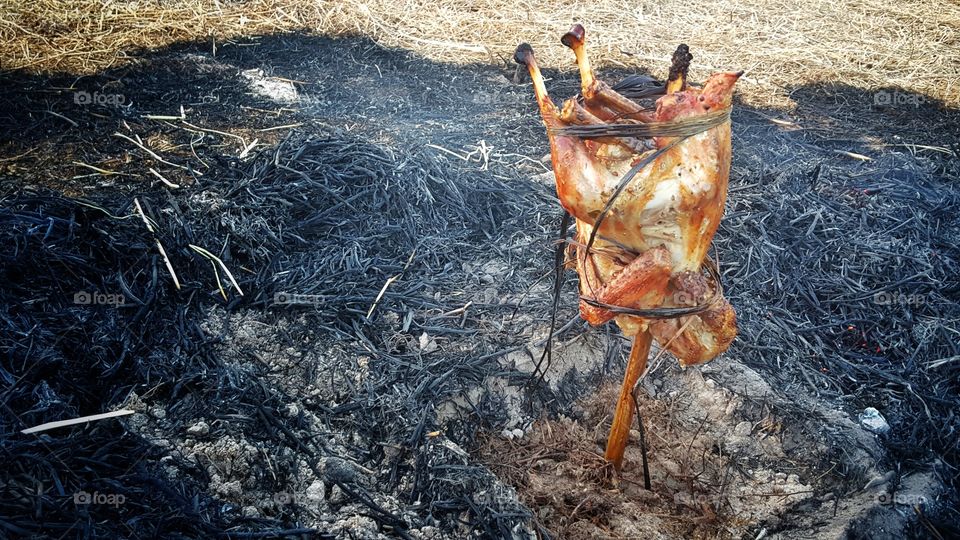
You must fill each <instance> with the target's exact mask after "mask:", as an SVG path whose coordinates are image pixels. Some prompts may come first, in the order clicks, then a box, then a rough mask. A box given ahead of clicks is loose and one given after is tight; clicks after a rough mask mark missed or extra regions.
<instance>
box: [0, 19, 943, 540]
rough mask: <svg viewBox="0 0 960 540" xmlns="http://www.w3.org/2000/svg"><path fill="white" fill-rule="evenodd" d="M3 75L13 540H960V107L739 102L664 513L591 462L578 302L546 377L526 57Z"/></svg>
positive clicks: (8, 483)
mask: <svg viewBox="0 0 960 540" xmlns="http://www.w3.org/2000/svg"><path fill="white" fill-rule="evenodd" d="M601 75H602V76H603V77H604V78H606V79H608V80H615V79H617V78H619V77H621V76H623V75H625V74H624V73H613V72H608V73H603V74H601ZM548 76H549V77H550V80H549V82H548V86H549V88H550V90H551V91H552V92H553V93H554V94H555V95H560V96H567V95H570V94H572V93H574V92H575V91H576V88H577V85H578V83H577V80H576V79H575V78H574V77H573V76H572V75H571V74H566V73H556V72H548ZM3 77H4V83H5V84H4V85H3V86H2V88H0V102H2V104H3V105H2V110H3V111H4V112H3V113H0V125H2V126H3V131H2V133H0V137H2V139H0V187H2V199H0V201H2V203H0V216H2V220H3V222H4V225H5V227H4V230H3V232H2V233H0V238H2V242H3V246H4V249H3V257H4V264H3V268H2V272H3V277H2V284H0V307H2V311H0V319H2V321H3V325H4V331H3V332H2V337H0V339H2V346H3V350H4V355H3V357H2V359H0V378H2V379H3V381H4V388H3V390H2V394H0V395H2V398H0V403H2V405H3V406H2V410H3V416H2V418H3V420H2V422H3V423H2V433H3V439H2V447H3V452H4V457H5V459H6V460H7V462H8V464H9V466H8V467H7V468H5V470H4V473H3V475H2V483H3V487H4V489H3V492H4V495H3V498H2V501H0V528H2V529H3V531H4V534H6V535H8V536H12V537H37V538H47V537H51V538H73V537H81V538H87V537H110V536H122V537H131V538H135V537H136V538H139V537H164V538H167V537H171V538H172V537H186V538H192V537H212V536H224V537H238V538H250V537H271V536H294V537H295V536H305V537H341V538H351V537H353V538H374V537H377V535H386V536H388V537H392V536H399V537H415V538H441V537H451V538H458V537H466V536H476V537H510V536H513V537H524V535H526V534H531V533H532V532H536V533H537V534H541V535H543V536H546V535H553V536H557V537H596V536H599V535H606V536H608V537H628V536H632V535H636V534H644V535H648V534H650V533H651V531H657V533H658V534H660V535H662V536H664V537H667V538H670V537H688V536H700V537H707V536H710V537H717V536H719V537H748V536H749V537H751V538H753V537H757V536H759V535H765V536H768V537H770V536H776V535H781V536H782V537H787V538H792V537H798V536H802V535H803V534H811V535H815V536H852V537H858V536H864V537H883V536H884V535H887V536H889V537H897V536H904V535H906V536H914V537H928V536H934V537H935V536H937V535H940V536H942V537H949V536H951V534H954V533H955V527H956V523H957V521H958V519H957V515H956V513H955V510H952V508H954V507H955V504H954V503H955V502H956V499H955V494H956V492H955V488H956V486H957V469H956V467H957V466H958V465H960V459H958V453H957V450H958V449H957V440H958V437H957V429H958V427H960V426H958V420H957V418H956V416H955V413H954V410H955V406H956V403H957V390H958V388H957V383H956V381H957V375H958V371H957V370H958V369H960V367H958V366H960V362H957V358H958V357H960V351H958V345H957V335H958V332H957V330H958V323H957V318H958V314H960V309H958V301H957V300H958V294H957V292H958V291H957V287H958V281H957V276H958V275H960V274H958V268H957V265H958V260H960V253H958V250H957V247H956V246H957V241H958V230H960V229H958V225H960V224H958V220H957V217H956V216H957V211H958V205H960V189H958V187H957V178H958V175H960V164H958V161H957V154H956V152H957V148H958V143H960V133H958V130H960V127H958V126H960V122H958V117H960V114H958V112H957V111H956V110H955V109H951V108H948V107H945V106H944V105H943V104H940V103H937V102H935V101H933V100H930V99H927V98H924V97H923V96H912V97H911V100H908V101H909V102H904V101H903V100H900V102H897V103H891V105H889V106H879V105H877V98H876V95H875V93H873V92H863V91H861V90H858V89H854V88H849V87H844V86H842V85H817V86H805V87H799V88H796V89H794V90H793V92H792V93H791V96H792V97H793V99H794V100H795V101H796V102H797V104H798V107H797V110H796V111H795V112H794V113H791V114H789V115H788V114H786V113H783V112H781V111H770V110H757V109H752V108H750V107H747V106H744V105H742V104H741V105H739V106H738V107H737V108H736V109H735V113H734V163H733V170H732V174H731V190H730V196H729V200H728V208H727V212H726V215H725V218H724V222H723V224H722V226H721V229H720V231H719V232H718V234H717V237H716V239H715V245H716V248H717V249H716V251H717V253H718V255H719V260H720V263H721V270H722V273H723V277H724V283H725V287H726V290H727V296H728V297H729V298H730V300H731V302H732V303H733V305H734V306H735V307H736V308H737V311H738V316H739V324H740V335H739V337H738V339H737V341H736V342H735V344H734V345H733V347H732V348H731V350H730V351H729V352H728V353H726V354H725V355H724V357H723V358H721V359H718V360H716V361H715V362H713V363H711V364H710V365H709V366H707V367H705V368H702V369H698V370H688V371H686V372H683V373H681V372H680V371H679V370H678V369H677V368H675V367H673V366H672V364H670V363H669V362H667V363H664V364H663V365H662V367H661V369H659V370H657V371H655V372H654V373H653V374H651V376H650V380H649V381H648V383H646V385H645V397H644V399H642V403H641V406H642V413H643V416H644V418H645V419H646V420H647V422H648V431H649V435H648V438H649V439H650V440H649V444H650V454H651V458H652V461H651V464H652V467H651V469H652V470H651V473H652V476H653V489H652V491H646V490H643V489H639V488H637V487H636V480H637V478H638V476H637V475H638V474H639V466H638V465H637V462H638V457H637V453H636V452H637V450H636V448H635V445H634V446H632V447H631V450H630V453H628V456H627V469H626V473H625V475H624V477H623V478H622V479H620V481H619V483H616V482H615V483H614V484H613V485H612V484H611V482H612V480H611V479H610V478H609V477H608V476H607V475H605V473H604V472H603V471H602V469H599V470H598V466H597V459H596V456H597V455H599V454H600V453H602V448H600V446H599V445H602V444H603V441H602V438H603V437H602V434H603V433H604V431H605V427H604V422H609V414H610V408H611V407H612V404H613V401H612V399H609V396H610V392H611V390H610V388H609V386H608V384H609V382H610V381H615V380H616V379H617V378H618V376H619V372H620V370H622V356H623V354H624V352H625V348H624V347H623V344H622V343H621V342H620V340H619V339H618V338H617V337H616V336H615V332H614V331H612V330H610V329H607V328H604V329H588V328H584V326H583V325H582V323H580V322H579V321H578V320H577V318H576V311H575V304H574V298H573V291H574V290H575V289H574V286H573V276H569V275H568V276H567V282H566V288H565V294H564V295H563V300H562V302H561V304H560V309H559V312H558V321H559V323H558V325H559V326H562V331H561V333H560V335H559V336H557V342H558V343H559V346H558V349H559V350H560V352H559V353H558V358H557V360H556V361H555V362H554V365H553V366H551V369H550V374H549V376H548V382H547V383H546V384H544V385H539V386H532V387H531V386H525V385H527V383H528V382H529V381H530V380H531V377H530V370H531V365H532V359H535V358H536V357H538V353H539V350H540V349H541V347H542V340H543V338H544V337H545V335H546V329H547V328H548V324H547V322H548V321H549V317H550V312H551V295H550V272H551V265H552V255H551V254H552V242H553V240H554V239H555V238H556V237H557V235H558V232H557V230H556V228H557V225H558V223H559V216H558V210H557V208H558V207H557V204H556V201H555V199H554V197H553V195H552V191H551V189H552V188H551V186H550V182H551V181H552V180H551V178H550V175H549V174H548V172H549V169H548V165H546V164H545V163H544V161H543V159H542V157H543V156H544V155H545V154H546V153H547V145H546V140H545V137H544V134H543V131H542V126H541V124H540V122H539V119H538V117H537V116H536V111H535V108H534V106H533V99H532V95H531V92H530V88H529V83H528V80H527V78H526V76H525V74H523V73H518V71H517V70H516V68H515V67H514V66H512V65H509V64H507V63H504V65H503V66H490V65H483V66H476V65H474V66H452V65H443V64H436V63H431V62H427V61H424V60H422V59H420V58H417V57H416V56H413V55H411V54H408V53H404V52H399V51H392V50H385V49H382V48H380V47H377V46H376V45H374V44H372V43H370V42H368V41H366V40H362V39H352V40H329V39H323V38H310V37H303V36H289V35H287V36H267V37H261V38H258V39H251V40H249V41H244V42H234V43H228V44H226V45H223V46H220V47H219V48H218V50H217V51H216V54H215V55H214V54H213V52H212V51H210V50H209V49H208V48H207V47H205V46H196V45H183V46H179V47H175V48H172V49H169V50H163V51H156V52H153V53H150V54H149V55H147V56H143V57H141V58H139V59H138V60H137V61H136V62H135V63H134V64H133V65H131V66H128V67H125V68H121V69H116V70H111V71H109V72H105V73H102V74H100V75H98V76H96V77H85V78H79V79H78V78H76V77H71V76H34V75H30V74H26V73H20V72H17V73H5V74H4V75H3ZM291 81H292V82H291ZM80 91H83V92H88V93H89V94H90V95H91V96H92V97H93V98H94V99H98V98H97V97H96V96H95V95H94V93H95V92H96V93H97V95H99V96H101V97H100V98H99V99H100V100H101V101H103V103H93V104H85V103H83V102H82V101H83V100H82V99H81V100H80V101H81V102H79V103H78V102H77V94H76V92H80ZM878 91H884V92H889V93H890V94H891V95H893V94H894V92H896V89H892V88H890V89H878ZM104 96H106V97H104ZM110 96H123V97H122V101H123V103H122V104H121V106H115V104H111V103H107V102H106V100H109V99H112V100H113V101H119V98H115V97H110ZM181 107H183V111H184V114H185V121H183V120H180V119H176V118H170V117H176V116H178V115H179V114H180V111H181ZM146 115H159V116H163V117H168V118H148V117H147V116H146ZM218 132H219V133H218ZM225 133H229V134H230V135H226V134H225ZM115 134H120V135H123V136H124V137H121V136H118V135H115ZM125 137H126V138H125ZM254 140H256V141H257V142H258V145H256V146H254V147H253V148H252V149H251V150H249V151H248V152H247V153H246V154H244V153H243V150H244V149H246V148H247V147H248V146H249V145H250V143H252V142H253V141H254ZM133 141H138V142H141V144H143V145H145V146H146V147H149V148H150V149H151V150H152V151H153V152H155V153H156V154H157V155H158V157H160V158H162V159H163V160H164V161H165V162H166V163H164V162H159V161H157V160H156V159H154V158H152V157H151V156H149V155H148V154H147V153H146V152H145V151H144V150H142V149H140V148H138V147H137V146H136V145H135V144H134V142H133ZM942 149H946V150H942ZM241 155H243V157H240V156H241ZM858 155H862V156H866V157H867V158H869V160H864V159H862V158H859V157H857V156H858ZM78 163H79V164H78ZM82 164H85V165H82ZM89 166H92V167H96V168H97V169H101V171H97V170H96V169H92V168H90V167H89ZM149 168H153V169H154V170H156V171H157V172H158V173H159V174H160V175H161V176H163V178H164V179H165V180H166V181H168V182H170V183H173V184H177V185H179V186H180V187H179V188H176V189H171V188H168V187H165V185H164V183H163V182H161V181H160V179H159V178H158V177H157V176H155V175H154V174H153V173H150V172H149V170H148V169H149ZM103 171H111V172H112V173H116V174H109V175H108V174H104V173H103ZM134 201H136V203H135V202H134ZM137 204H139V206H140V208H142V210H143V213H144V214H145V215H146V216H149V217H150V219H151V220H152V227H153V230H154V231H155V232H151V231H150V230H148V229H147V227H146V226H145V225H144V221H143V220H142V219H141V218H140V214H139V213H138V210H137ZM157 241H159V242H160V243H161V244H162V245H164V247H165V252H166V253H167V255H168V257H169V259H170V266H171V267H172V268H173V269H174V271H175V272H176V274H177V277H178V281H179V283H180V288H179V290H178V289H177V288H175V287H174V286H173V282H172V279H171V276H170V273H169V270H168V269H167V265H166V263H165V261H164V260H163V258H162V257H161V256H160V255H159V253H158V251H157V248H156V242H157ZM191 245H195V246H200V247H202V248H205V249H207V250H208V251H210V252H212V253H214V254H216V256H217V257H219V259H220V260H221V261H223V265H222V266H221V265H220V264H219V263H216V262H212V261H211V260H210V259H209V258H206V257H205V256H203V255H202V254H200V253H199V252H198V251H196V250H194V249H193V248H191V247H190V246H191ZM224 267H226V268H227V269H229V270H230V272H231V274H232V277H233V278H234V279H235V280H236V282H237V285H238V286H239V289H240V291H242V292H243V294H242V295H241V294H239V291H238V290H237V288H236V287H235V286H233V285H231V284H230V283H229V281H230V278H229V277H228V276H227V275H226V273H225V272H224ZM387 283H389V285H388V286H387V287H386V289H385V290H384V286H385V284H387ZM381 291H383V294H382V298H381V299H380V301H379V302H377V301H376V298H377V297H378V295H380V293H381ZM84 292H86V293H90V295H94V294H95V293H100V296H90V297H89V298H90V301H89V302H86V303H84V302H85V299H84V297H83V296H82V294H81V296H80V297H76V295H77V294H78V293H84ZM108 295H112V296H108ZM120 296H122V297H123V298H122V302H121V305H119V306H116V305H109V304H108V303H109V302H111V300H110V299H111V298H113V299H116V298H118V297H120ZM374 304H376V307H375V309H373V311H372V314H371V315H370V316H368V315H367V314H368V312H369V310H370V309H371V306H373V305H374ZM605 407H606V408H605ZM866 407H875V408H877V409H878V410H879V411H880V412H881V413H882V414H883V415H884V416H885V417H886V419H887V421H888V422H889V423H890V425H891V430H890V431H889V432H888V433H885V434H881V435H874V434H871V433H869V432H867V431H865V430H863V429H862V428H861V427H859V426H858V425H857V416H858V414H859V413H860V412H862V411H863V409H864V408H866ZM118 408H128V409H133V410H135V411H136V414H134V415H132V416H129V417H126V418H124V419H120V420H106V421H102V422H95V423H92V424H89V425H85V426H84V425H81V426H75V427H71V428H60V429H57V430H52V431H48V432H45V433H43V434H41V435H39V436H37V435H23V434H20V433H19V431H20V430H21V429H23V428H25V427H29V426H33V425H37V424H41V423H43V422H48V421H53V420H60V419H68V418H74V417H77V416H82V415H87V414H96V413H100V412H104V411H108V410H113V409H118ZM711 417H712V419H711ZM559 493H563V494H564V495H563V496H558V494H559ZM78 494H80V495H78ZM83 494H101V495H105V496H106V495H110V496H113V499H111V500H112V501H114V502H116V501H118V500H119V499H118V497H119V496H122V497H123V502H122V503H121V504H96V501H94V504H84V500H83V498H82V496H83ZM78 496H79V497H80V498H79V499H78ZM758 497H759V498H760V500H762V501H764V502H763V503H762V504H760V503H757V498H758ZM638 501H639V502H638ZM525 531H530V532H529V533H528V532H525ZM804 531H811V532H808V533H804Z"/></svg>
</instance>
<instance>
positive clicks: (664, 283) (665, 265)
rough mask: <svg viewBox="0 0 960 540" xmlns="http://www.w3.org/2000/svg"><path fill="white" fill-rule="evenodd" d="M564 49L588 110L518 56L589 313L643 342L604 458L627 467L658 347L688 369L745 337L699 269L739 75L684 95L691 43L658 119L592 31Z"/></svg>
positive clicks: (714, 221)
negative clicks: (621, 78)
mask: <svg viewBox="0 0 960 540" xmlns="http://www.w3.org/2000/svg"><path fill="white" fill-rule="evenodd" d="M562 41H563V43H564V44H565V45H567V46H569V47H570V48H571V49H573V51H574V53H575V55H576V57H577V63H578V66H579V68H580V75H581V85H582V86H581V91H582V95H583V105H582V106H580V105H579V103H578V102H577V101H576V99H572V100H568V101H567V102H566V103H565V104H564V107H563V110H559V109H557V107H556V106H555V105H554V103H553V101H552V100H551V99H550V97H549V95H548V94H547V90H546V87H545V85H544V83H543V78H542V76H541V74H540V71H539V68H538V66H537V63H536V59H535V57H534V54H533V50H532V49H531V48H530V46H529V45H526V44H522V45H521V46H520V47H518V48H517V52H516V55H515V58H516V60H517V61H518V62H519V63H521V64H524V65H526V66H527V68H528V70H529V72H530V75H531V78H532V79H533V85H534V93H535V95H536V98H537V103H538V105H539V108H540V112H541V116H542V117H543V121H544V123H545V124H546V127H547V135H548V138H549V140H550V150H551V157H552V159H553V164H554V172H555V176H556V180H557V195H558V197H559V199H560V202H561V204H562V205H563V207H564V208H565V209H566V210H567V211H568V212H569V213H570V214H571V215H573V216H574V218H576V225H577V227H576V228H577V234H576V239H575V241H574V243H573V246H574V251H575V254H576V256H575V263H576V268H577V272H578V274H579V275H580V293H581V304H580V310H581V315H582V316H583V317H584V319H586V320H587V321H588V322H590V323H591V324H594V325H597V324H602V323H604V322H607V321H609V320H611V319H615V320H616V322H617V324H618V325H619V326H620V327H621V329H622V330H623V332H624V333H625V334H627V335H632V336H634V337H635V339H634V347H633V351H631V355H630V365H628V367H627V377H626V379H625V380H624V385H623V389H622V391H621V396H620V401H619V402H618V407H617V413H616V416H615V418H614V425H613V428H612V429H611V437H610V442H609V443H608V448H607V459H608V460H610V461H612V462H613V463H614V464H615V465H616V466H617V467H618V468H619V465H620V461H621V460H622V456H623V445H625V443H626V433H627V432H628V430H629V425H630V421H631V418H632V411H633V409H632V396H631V395H630V391H631V390H632V388H633V387H634V385H635V384H636V381H637V379H638V378H639V376H640V375H641V374H642V372H643V370H644V368H645V364H646V360H647V355H648V352H649V346H650V340H651V338H655V339H656V340H657V341H658V343H660V345H661V347H663V348H665V349H666V350H669V351H670V352H672V353H673V354H674V355H675V356H677V358H678V359H679V360H680V362H681V364H682V365H691V364H698V363H702V362H705V361H708V360H710V359H712V358H714V357H715V356H717V355H718V354H720V353H721V352H723V351H724V350H726V348H727V347H728V346H729V344H730V342H731V341H732V340H733V337H734V336H735V335H736V315H735V313H734V311H733V308H732V307H731V306H730V304H729V302H727V301H726V300H725V299H724V298H723V295H722V290H720V286H719V280H718V279H716V276H714V280H713V283H710V282H708V281H707V279H706V278H705V277H704V276H703V274H702V273H701V272H700V269H701V266H702V265H703V263H704V259H705V258H706V253H707V248H708V247H709V244H710V241H711V240H712V238H713V234H714V233H715V232H716V229H717V226H718V225H719V220H720V216H721V215H722V212H723V204H724V201H725V199H726V192H727V181H728V177H729V171H730V126H729V122H728V121H727V120H728V118H729V116H728V115H729V110H730V106H731V98H732V93H733V85H734V83H735V82H736V80H737V78H738V77H739V76H740V73H718V74H715V75H713V76H711V77H710V78H709V79H708V80H707V82H706V84H705V85H704V86H703V88H692V87H687V86H686V68H687V66H688V65H689V61H690V58H691V56H690V55H689V51H687V50H686V48H685V46H683V47H681V48H680V49H678V50H677V53H676V54H675V55H674V66H673V68H672V69H671V73H670V78H669V81H668V84H667V87H666V89H665V90H666V94H665V95H664V96H663V97H661V98H660V99H659V100H658V101H657V105H656V109H655V111H653V112H652V113H651V111H649V110H647V109H644V108H643V107H642V106H641V105H640V104H638V103H636V102H634V101H633V100H631V99H629V98H627V97H624V96H623V95H622V94H620V93H618V92H617V91H615V90H613V89H612V88H610V87H609V86H608V85H606V84H605V83H603V82H602V81H599V80H598V79H596V77H595V76H594V74H593V72H592V70H591V68H590V64H589V59H588V58H587V55H586V50H585V32H584V30H583V27H581V26H580V25H577V26H575V27H574V28H573V29H572V30H571V31H570V32H568V33H567V34H565V35H564V37H563V39H562ZM645 93H646V92H645ZM598 121H599V122H601V123H598ZM602 122H608V123H602ZM610 122H612V123H610ZM648 147H652V149H651V150H649V151H647V150H646V148H648ZM704 299H709V301H708V302H704ZM665 317H666V318H665Z"/></svg>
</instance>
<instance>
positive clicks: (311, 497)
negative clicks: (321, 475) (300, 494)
mask: <svg viewBox="0 0 960 540" xmlns="http://www.w3.org/2000/svg"><path fill="white" fill-rule="evenodd" d="M326 491H327V486H325V485H324V484H323V480H314V481H313V483H312V484H310V486H309V487H307V500H308V501H310V502H312V503H314V504H319V503H322V502H323V501H324V499H326Z"/></svg>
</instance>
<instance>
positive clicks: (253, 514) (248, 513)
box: [242, 506, 260, 518]
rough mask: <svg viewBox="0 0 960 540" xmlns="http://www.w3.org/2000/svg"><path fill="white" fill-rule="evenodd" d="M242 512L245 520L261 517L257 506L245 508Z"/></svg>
mask: <svg viewBox="0 0 960 540" xmlns="http://www.w3.org/2000/svg"><path fill="white" fill-rule="evenodd" d="M242 512H243V517H245V518H258V517H260V510H257V507H256V506H244V507H243V510H242Z"/></svg>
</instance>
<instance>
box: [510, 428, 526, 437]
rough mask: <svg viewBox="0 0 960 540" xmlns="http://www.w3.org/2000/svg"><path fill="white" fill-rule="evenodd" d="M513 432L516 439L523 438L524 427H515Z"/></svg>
mask: <svg viewBox="0 0 960 540" xmlns="http://www.w3.org/2000/svg"><path fill="white" fill-rule="evenodd" d="M512 433H513V438H514V439H522V438H523V435H524V433H523V430H522V429H514V430H513V432H512Z"/></svg>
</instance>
